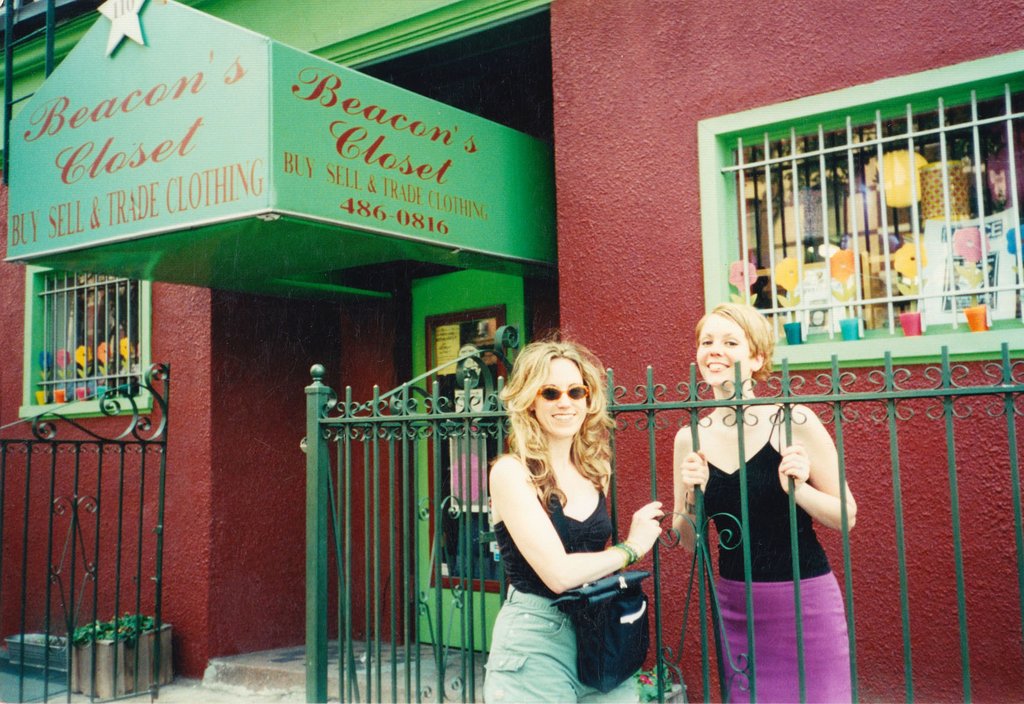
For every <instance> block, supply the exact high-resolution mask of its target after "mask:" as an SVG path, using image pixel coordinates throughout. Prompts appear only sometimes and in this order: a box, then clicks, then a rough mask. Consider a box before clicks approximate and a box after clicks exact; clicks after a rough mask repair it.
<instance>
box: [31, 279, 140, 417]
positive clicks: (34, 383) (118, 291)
mask: <svg viewBox="0 0 1024 704" xmlns="http://www.w3.org/2000/svg"><path fill="white" fill-rule="evenodd" d="M151 312H152V289H151V285H150V283H149V282H148V281H137V280H132V279H126V278H123V277H116V276H103V275H94V274H87V273H82V272H63V271H59V270H56V269H50V268H45V267H39V266H28V267H27V268H26V272H25V341H24V360H23V369H24V375H23V384H22V404H21V407H20V408H19V415H20V416H21V417H23V418H26V417H31V416H35V415H38V414H41V413H46V412H51V411H56V412H59V413H61V414H62V415H65V416H97V415H102V411H101V409H100V398H101V397H103V396H104V394H105V395H106V397H107V398H112V399H115V400H118V401H119V409H118V410H119V412H121V413H129V412H131V411H132V404H131V403H129V402H128V399H129V397H130V398H132V399H134V402H135V405H136V406H137V407H138V408H139V410H141V411H149V410H151V407H152V399H151V398H150V396H149V394H148V393H147V392H146V391H145V389H144V388H143V387H142V386H141V385H140V384H139V383H138V382H140V381H141V375H142V374H143V373H145V370H146V369H147V368H148V367H149V365H150V364H151V357H150V341H151ZM97 331H98V332H97ZM62 399H63V400H62Z"/></svg>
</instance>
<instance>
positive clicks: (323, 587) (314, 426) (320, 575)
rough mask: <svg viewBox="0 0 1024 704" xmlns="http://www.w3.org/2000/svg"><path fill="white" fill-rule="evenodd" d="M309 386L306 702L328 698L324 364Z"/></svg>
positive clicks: (328, 391)
mask: <svg viewBox="0 0 1024 704" xmlns="http://www.w3.org/2000/svg"><path fill="white" fill-rule="evenodd" d="M310 375H311V376H312V377H313V383H312V384H310V385H309V386H307V387H306V701H307V702H326V701H327V511H328V498H329V497H328V471H329V464H328V462H329V460H328V452H329V450H328V446H327V439H326V438H325V437H324V435H323V433H322V432H321V431H320V418H321V416H322V415H323V413H324V411H325V409H326V408H327V406H328V403H329V399H331V398H332V396H333V392H332V391H331V389H330V388H329V387H327V386H325V385H324V384H323V383H322V380H323V378H324V367H323V366H322V365H320V364H315V365H313V367H312V368H311V369H310Z"/></svg>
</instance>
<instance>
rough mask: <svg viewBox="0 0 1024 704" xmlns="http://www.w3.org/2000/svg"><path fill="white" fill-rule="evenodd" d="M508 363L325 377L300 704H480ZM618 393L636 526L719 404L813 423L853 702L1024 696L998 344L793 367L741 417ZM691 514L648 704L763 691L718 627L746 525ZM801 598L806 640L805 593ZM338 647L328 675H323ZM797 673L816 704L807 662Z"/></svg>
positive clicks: (693, 389)
mask: <svg viewBox="0 0 1024 704" xmlns="http://www.w3.org/2000/svg"><path fill="white" fill-rule="evenodd" d="M513 337H514V336H513ZM499 338H500V336H499ZM504 351H505V350H503V349H500V348H499V349H495V350H486V351H484V350H481V351H478V352H477V353H474V354H473V355H467V356H466V357H465V358H462V359H460V360H458V364H457V373H456V374H450V375H447V376H445V375H444V374H438V372H439V371H443V370H440V369H439V370H434V371H433V372H432V373H428V374H427V375H424V376H423V377H421V378H420V379H417V380H413V382H410V383H409V384H405V385H403V386H401V387H399V388H397V389H395V390H393V391H391V392H389V393H387V394H381V393H375V394H374V397H373V398H372V399H370V400H369V401H366V402H357V401H355V400H353V398H352V394H351V390H346V391H345V393H344V395H343V396H342V397H341V398H338V397H337V396H336V395H335V394H334V392H333V391H332V390H331V389H330V388H328V387H327V386H325V385H324V383H323V369H322V368H320V367H314V373H313V376H314V379H313V383H312V385H311V386H309V387H307V389H306V393H307V399H308V405H307V409H308V414H307V472H308V475H307V478H308V484H307V486H308V493H307V500H308V502H307V521H308V523H307V577H308V578H307V605H308V610H307V653H308V656H307V690H306V692H307V700H308V701H326V700H327V699H328V698H331V699H334V698H337V699H340V700H341V701H442V700H447V701H463V702H472V701H480V700H481V699H482V684H483V678H484V670H483V664H484V662H485V661H486V654H487V650H488V648H489V641H488V639H489V633H490V626H491V624H492V623H493V620H494V617H495V615H496V613H497V611H498V609H499V608H500V605H501V602H502V600H503V598H504V594H505V590H506V589H505V588H506V584H505V580H504V574H503V570H502V566H501V563H500V561H499V560H497V554H496V551H495V548H494V543H493V541H494V536H493V532H492V526H490V525H489V520H488V510H487V467H488V462H489V459H492V458H493V457H494V456H495V455H496V454H497V453H498V452H499V449H500V448H502V447H503V445H504V440H505V432H506V425H505V422H506V418H505V413H504V410H503V408H502V406H501V404H500V402H499V400H498V397H497V393H498V391H499V390H500V386H501V379H500V376H499V373H503V372H504V371H505V369H504V368H506V367H507V360H506V359H505V357H504ZM615 382H616V380H615V379H614V378H613V376H612V374H611V372H609V386H610V388H611V390H612V393H611V394H610V398H612V399H613V401H612V404H611V411H612V413H613V415H614V417H615V418H616V420H617V428H616V430H615V433H614V450H615V473H614V477H615V483H614V485H613V490H612V508H613V512H614V513H615V514H623V515H622V518H623V519H625V517H626V515H627V513H626V512H628V511H632V510H633V509H634V508H636V507H638V506H639V505H641V503H643V502H644V501H646V500H648V499H649V498H660V499H662V500H663V501H665V502H666V503H669V504H670V502H671V471H672V469H671V464H672V438H673V436H674V435H675V434H676V433H677V432H679V430H680V429H681V428H689V429H691V430H692V431H694V432H695V430H696V427H697V424H698V423H699V422H700V419H701V418H702V417H703V416H704V415H705V414H706V413H708V412H709V411H710V410H712V409H713V408H715V407H717V406H721V405H723V404H724V405H728V406H732V407H736V408H737V409H738V411H739V412H740V414H741V416H742V413H743V411H744V410H749V409H750V408H751V407H752V406H756V405H764V404H772V405H775V406H778V407H779V409H780V411H781V413H780V417H781V418H783V419H784V420H783V424H784V428H783V432H787V433H788V432H790V430H791V428H790V425H791V424H792V423H794V422H800V420H799V419H800V413H799V411H798V410H797V412H795V413H794V409H800V408H802V407H807V408H810V409H812V410H814V411H815V413H816V414H817V415H818V416H819V417H820V418H821V419H822V420H823V422H824V423H825V425H826V427H828V429H829V430H830V432H831V434H832V436H833V437H834V439H835V441H836V446H837V449H838V454H839V469H840V473H841V477H842V478H845V479H847V480H848V481H849V483H850V485H851V487H852V490H853V492H854V494H855V495H856V496H857V499H858V503H859V506H860V508H859V509H858V519H857V524H858V525H857V529H856V530H854V531H850V530H849V527H848V525H847V522H846V520H845V518H844V520H843V525H842V528H841V530H839V531H828V534H827V535H826V534H824V533H825V532H826V531H825V530H823V529H819V534H822V540H823V542H824V543H825V547H826V550H827V552H828V553H829V555H830V558H831V561H832V565H833V569H834V570H835V572H836V573H837V577H838V579H839V583H840V585H841V587H842V591H843V596H844V601H845V606H846V617H847V622H848V631H849V652H850V657H849V668H850V673H851V678H852V682H853V696H854V699H855V700H879V699H881V700H899V699H903V700H906V701H912V700H914V699H921V700H929V701H932V700H938V701H941V700H946V701H969V700H974V699H977V700H981V701H984V700H1017V699H1020V698H1021V697H1022V696H1024V536H1022V525H1021V496H1020V493H1021V491H1020V461H1021V457H1020V455H1021V448H1020V444H1019V440H1018V437H1019V434H1020V433H1021V431H1022V430H1024V362H1021V361H1018V360H1012V359H1011V358H1010V354H1009V350H1008V348H1007V347H1006V346H1005V345H1004V347H1003V348H1002V350H1001V351H1000V357H999V359H997V360H995V361H991V362H976V363H971V364H969V365H968V364H961V363H954V362H953V361H951V360H950V359H949V357H948V355H947V354H946V353H945V351H943V353H942V356H941V359H940V360H939V362H938V363H937V364H934V365H923V366H916V367H914V368H909V369H908V368H900V367H897V366H895V365H894V363H893V361H892V360H891V359H889V358H886V361H885V364H884V367H883V368H880V369H872V370H859V371H857V372H855V371H851V370H842V369H840V368H839V365H838V363H837V362H836V361H835V360H833V362H832V368H831V369H830V370H826V371H823V372H820V373H819V372H813V373H801V374H792V373H790V371H789V369H788V368H787V367H786V365H785V364H783V368H782V371H781V374H778V375H776V376H774V377H773V378H772V379H771V380H769V382H767V384H764V385H762V387H761V388H759V389H758V398H754V399H744V400H742V401H739V400H735V399H732V400H715V399H714V398H713V397H712V394H711V393H710V391H709V389H707V388H706V387H705V385H704V384H703V383H702V382H699V381H698V379H697V377H696V372H695V371H691V375H690V378H689V379H688V380H684V381H682V382H679V383H677V384H674V385H671V386H669V385H665V384H661V383H656V382H655V376H654V373H653V371H651V370H648V375H647V378H646V379H645V380H644V381H643V382H642V383H640V384H636V385H635V386H633V387H631V388H630V389H628V390H627V389H626V388H624V387H621V386H617V385H616V383H615ZM428 384H429V385H428ZM739 432H740V434H741V436H742V434H743V432H744V426H743V424H740V426H739ZM741 446H742V445H741ZM737 463H738V464H739V465H740V467H741V469H742V467H743V466H744V463H745V458H743V457H740V458H737ZM697 516H698V517H697V520H696V521H695V525H696V528H697V533H698V538H699V540H698V548H697V549H696V550H695V551H688V550H684V549H682V548H681V547H680V546H679V545H678V544H677V542H678V541H677V540H675V536H673V535H672V534H671V533H666V536H665V539H664V540H663V541H662V543H661V544H660V546H659V547H658V549H657V550H656V551H655V552H654V555H653V558H652V559H653V572H654V579H653V584H652V585H651V586H652V591H653V597H654V599H653V606H654V614H655V619H654V621H653V624H652V630H653V632H652V644H653V645H654V647H653V648H652V652H651V657H650V658H649V665H650V671H649V672H648V673H647V676H646V677H645V679H644V681H643V683H640V682H638V690H639V694H638V696H639V697H640V698H641V699H644V698H653V699H656V700H671V701H680V700H686V699H688V700H704V701H711V700H717V699H719V698H720V696H721V694H722V690H721V686H722V684H723V683H724V682H725V681H730V682H734V681H736V680H737V679H739V680H742V681H743V683H744V684H743V685H742V686H743V687H744V688H745V689H749V690H750V691H751V692H752V693H754V694H755V696H756V691H757V659H756V652H757V651H756V645H757V644H756V641H754V647H751V648H750V652H749V653H729V652H727V650H728V649H726V648H721V647H720V646H719V643H720V639H719V635H720V629H719V628H718V627H717V621H716V619H715V607H716V595H715V582H714V579H713V574H714V572H715V569H714V565H715V563H716V560H715V557H714V555H715V552H716V551H717V548H723V549H729V548H733V549H739V550H744V549H745V548H744V544H745V543H747V542H749V535H748V534H747V528H746V521H745V520H743V518H742V517H741V516H738V517H736V524H737V526H738V529H737V530H736V531H735V533H734V534H733V535H731V536H728V535H719V534H718V533H717V532H716V531H715V529H714V527H713V526H712V525H711V524H710V523H709V522H708V521H707V520H706V517H705V516H704V515H703V507H702V505H701V500H700V499H698V506H697ZM615 517H616V518H617V517H618V516H617V515H616V516H615ZM616 522H618V521H616ZM622 523H623V524H624V523H625V520H623V521H622ZM748 569H749V568H748ZM748 573H749V571H748ZM747 589H748V590H749V589H750V586H749V582H748V584H747ZM796 600H797V603H796V605H795V608H796V613H797V614H798V618H797V629H798V631H797V633H798V642H799V633H800V630H799V629H800V627H801V626H800V622H801V619H800V618H799V615H800V613H801V611H800V609H801V606H800V602H799V590H797V597H796ZM748 604H749V600H748ZM748 608H749V607H748ZM749 615H750V614H749V613H748V620H749ZM750 635H751V640H753V637H752V636H753V634H750ZM333 639H337V642H338V650H337V652H338V659H337V665H336V666H331V667H328V657H327V654H328V643H329V641H331V640H333ZM800 659H801V662H802V659H803V658H802V653H801V655H800ZM332 662H333V660H332ZM800 678H801V685H802V686H801V690H803V685H804V684H805V678H806V674H805V673H804V671H803V668H802V667H801V668H800ZM734 691H735V690H734Z"/></svg>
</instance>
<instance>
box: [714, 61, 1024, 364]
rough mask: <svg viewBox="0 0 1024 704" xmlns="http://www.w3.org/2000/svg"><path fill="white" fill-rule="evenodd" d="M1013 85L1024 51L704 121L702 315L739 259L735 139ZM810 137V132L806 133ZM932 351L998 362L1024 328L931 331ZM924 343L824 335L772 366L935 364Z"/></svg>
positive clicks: (1023, 79)
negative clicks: (891, 360) (888, 360)
mask: <svg viewBox="0 0 1024 704" xmlns="http://www.w3.org/2000/svg"><path fill="white" fill-rule="evenodd" d="M1007 81H1009V82H1010V83H1011V85H1013V86H1016V85H1021V86H1024V51H1016V52H1012V53H1009V54H1001V55H999V56H991V57H988V58H984V59H978V60H976V61H968V62H965V63H962V64H956V65H953V66H945V67H942V68H937V69H932V70H929V71H923V72H921V73H916V74H911V75H907V76H899V77H896V78H887V79H883V80H880V81H876V82H874V83H867V84H863V85H859V86H852V87H850V88H844V89H842V90H837V91H832V92H830V93H823V94H821V95H814V96H809V97H806V98H799V99H797V100H790V101H787V102H784V103H778V104H775V105H766V106H762V107H758V108H753V109H751V110H746V111H744V112H739V113H734V114H731V115H722V116H720V117H714V118H709V119H706V120H701V121H699V122H698V123H697V158H698V172H699V173H698V179H699V186H700V202H701V244H702V247H703V267H704V308H705V310H711V308H713V307H714V306H715V305H716V304H717V303H719V302H721V301H727V300H729V282H728V276H727V267H728V265H729V263H730V262H732V261H735V260H736V259H737V258H738V257H739V242H740V240H739V236H740V230H739V222H738V218H739V214H738V212H737V208H736V185H735V183H734V179H733V178H731V177H729V176H727V175H726V174H723V173H722V169H723V168H724V167H726V166H731V165H732V154H731V145H732V144H734V143H735V141H736V140H737V139H744V141H745V142H747V143H750V141H751V140H754V141H755V142H757V143H759V144H760V143H763V141H764V135H765V133H766V132H767V133H768V136H769V139H772V138H773V137H775V136H777V135H780V134H787V133H788V132H789V130H790V128H791V127H792V128H795V129H796V130H797V133H798V134H799V133H801V129H802V128H805V127H811V128H812V129H813V130H814V131H817V126H818V124H823V125H824V124H826V123H827V124H830V125H838V124H842V125H845V124H846V116H847V115H850V116H851V117H856V116H857V115H869V116H870V119H874V118H873V116H874V112H875V110H883V115H884V114H885V111H886V110H890V109H891V110H895V111H896V112H897V113H899V114H902V113H904V112H905V111H906V105H907V102H908V101H910V102H911V103H912V104H914V103H918V104H920V103H923V102H926V101H932V104H934V100H935V98H936V97H937V96H939V95H942V96H943V97H944V98H946V99H947V101H952V100H956V99H957V98H958V97H963V96H969V95H970V91H971V90H972V89H973V90H976V91H977V92H978V97H979V99H981V98H982V97H985V96H988V95H990V94H992V91H993V90H994V88H993V86H994V85H998V86H1000V87H999V88H998V92H1002V88H1001V84H1002V83H1005V82H1007ZM805 131H806V130H805ZM924 337H925V338H928V339H927V345H926V347H927V349H929V350H938V349H939V348H940V347H941V346H942V345H948V346H949V350H950V354H951V355H953V358H954V359H957V360H960V361H964V360H970V359H993V358H996V357H998V355H999V344H1000V343H1001V342H1003V341H1004V340H1006V341H1009V342H1010V345H1011V349H1012V350H1014V351H1019V350H1024V328H1021V326H1020V321H1016V320H1010V321H998V323H997V325H995V326H994V328H993V330H991V331H989V332H986V333H970V334H969V333H968V331H967V328H966V326H965V325H964V326H961V327H960V328H959V330H955V331H954V330H952V329H951V328H950V327H949V326H942V329H940V328H938V327H933V328H932V331H931V332H930V333H928V334H926V335H925V336H924ZM921 347H922V343H921V338H904V337H902V336H901V335H900V333H897V334H896V335H893V336H890V335H889V334H888V332H887V331H877V332H874V333H873V334H872V335H871V336H869V337H868V338H867V339H864V340H858V341H841V340H838V337H837V338H835V339H830V338H829V337H828V336H827V335H822V336H820V337H819V336H814V337H812V338H810V339H809V340H808V341H806V342H805V343H804V344H802V345H794V346H792V347H790V346H788V345H785V344H780V345H779V347H778V348H777V349H776V354H775V359H776V361H778V360H780V359H781V358H782V357H783V356H785V357H787V358H788V359H789V362H790V365H791V367H792V368H794V369H801V368H803V369H811V368H826V367H828V365H829V359H830V356H831V355H832V353H833V352H837V353H838V354H839V355H840V361H841V362H842V363H843V364H847V365H851V366H874V365H877V364H880V363H881V362H882V359H883V355H884V352H885V350H887V349H888V350H891V351H892V353H893V357H895V358H897V359H899V360H900V362H901V363H903V362H908V363H912V362H936V361H938V360H939V356H938V352H937V351H936V352H935V353H934V354H922V350H921Z"/></svg>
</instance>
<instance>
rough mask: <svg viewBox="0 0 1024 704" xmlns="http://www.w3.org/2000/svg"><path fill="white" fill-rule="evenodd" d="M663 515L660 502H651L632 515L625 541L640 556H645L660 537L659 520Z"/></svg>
mask: <svg viewBox="0 0 1024 704" xmlns="http://www.w3.org/2000/svg"><path fill="white" fill-rule="evenodd" d="M664 515H665V512H664V511H663V510H662V508H661V502H660V501H652V502H651V503H649V504H647V505H646V506H641V507H640V508H639V509H637V511H636V512H635V513H634V514H633V521H632V523H630V525H629V537H628V538H627V539H626V541H627V542H628V543H629V544H630V545H632V546H633V547H634V548H636V549H638V550H639V551H640V556H641V557H642V556H643V555H645V554H647V552H649V551H650V549H651V548H652V547H653V546H654V541H656V540H657V539H658V538H659V537H660V536H661V523H660V519H661V517H662V516H664Z"/></svg>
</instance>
